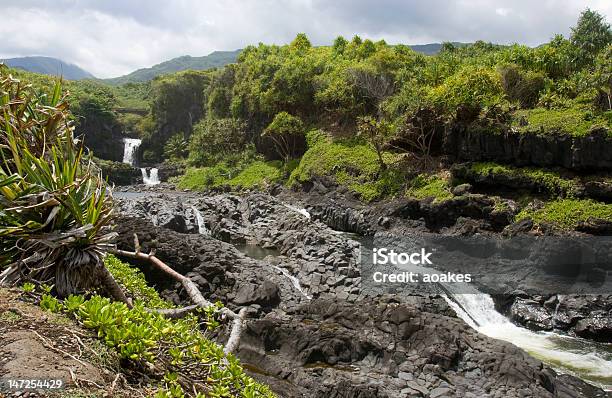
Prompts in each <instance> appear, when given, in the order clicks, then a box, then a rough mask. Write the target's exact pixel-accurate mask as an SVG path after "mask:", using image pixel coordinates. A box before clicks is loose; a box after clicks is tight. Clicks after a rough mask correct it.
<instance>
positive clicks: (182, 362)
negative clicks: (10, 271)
mask: <svg viewBox="0 0 612 398" xmlns="http://www.w3.org/2000/svg"><path fill="white" fill-rule="evenodd" d="M105 262H106V264H107V266H108V267H109V270H110V271H111V273H112V274H113V276H114V277H115V278H116V279H117V280H118V281H119V282H120V283H121V284H122V285H123V286H124V287H125V289H126V291H127V293H128V294H129V295H130V296H132V297H134V298H135V299H136V300H135V302H134V308H132V309H129V308H128V307H127V306H126V305H125V304H124V303H120V302H111V301H110V300H109V299H108V298H104V297H101V296H97V295H94V296H92V297H90V298H88V299H85V298H84V297H83V296H74V295H71V296H69V297H67V298H66V299H65V300H64V302H63V304H62V303H61V302H60V301H59V300H57V299H56V298H54V297H52V296H50V295H49V294H43V296H42V299H41V302H40V306H41V307H42V308H43V309H45V310H48V311H51V312H55V313H58V312H64V313H66V314H67V315H69V316H71V317H73V318H74V319H75V320H76V321H77V322H79V323H81V324H82V325H83V326H85V327H86V328H89V329H93V330H94V331H96V333H97V335H98V337H99V338H100V339H101V340H102V341H103V342H104V344H105V345H106V346H107V347H110V349H112V350H114V351H116V352H117V354H118V355H119V357H120V358H121V359H123V360H124V361H128V362H132V363H134V364H135V366H137V367H139V368H146V366H143V364H144V363H149V364H151V365H155V367H156V368H157V369H164V370H165V371H166V373H165V375H164V377H163V380H162V384H163V388H161V389H159V390H158V392H157V394H156V396H159V397H175V396H180V397H184V396H195V395H194V394H193V391H191V390H189V391H183V389H182V387H181V385H180V384H179V383H178V377H177V373H179V372H181V373H186V372H188V374H189V377H190V378H191V379H193V380H195V381H197V382H198V383H199V384H203V385H206V386H207V387H209V388H210V389H211V391H217V392H220V391H223V392H224V394H225V395H219V396H243V397H270V398H272V397H274V395H273V393H272V392H271V391H270V389H269V388H268V387H267V386H264V385H261V384H259V383H257V382H255V381H254V380H253V379H251V378H250V377H249V376H247V375H246V374H245V373H244V371H243V369H242V367H241V365H240V362H239V361H238V360H237V359H236V357H235V356H234V355H232V354H229V355H227V356H226V355H225V354H224V352H223V347H222V346H220V345H218V344H216V343H215V342H213V341H211V340H209V339H208V338H207V337H206V335H205V334H204V333H202V331H201V329H200V324H201V322H202V320H203V321H204V324H205V325H206V326H207V327H208V328H209V329H212V328H215V327H217V326H218V324H219V323H218V320H217V318H218V310H219V309H220V308H221V304H220V303H217V304H216V305H214V306H213V307H209V308H207V309H206V310H205V311H203V313H202V314H201V316H202V319H200V318H199V317H197V316H195V315H193V314H191V315H188V316H187V317H185V318H182V319H176V320H175V319H170V318H166V317H164V316H163V315H161V314H159V313H157V312H155V311H152V310H151V309H156V308H168V307H170V305H169V304H168V303H167V302H165V301H164V300H162V299H161V298H160V297H159V295H158V294H157V292H156V291H155V290H154V289H153V288H151V287H149V286H147V284H146V281H145V279H144V275H143V274H142V273H141V272H139V271H138V270H136V269H134V268H132V267H131V266H129V265H128V264H125V263H123V262H121V261H120V260H118V259H117V258H115V257H113V256H107V258H106V259H105ZM132 366H134V365H132ZM198 396H203V395H198ZM211 396H215V395H214V394H211Z"/></svg>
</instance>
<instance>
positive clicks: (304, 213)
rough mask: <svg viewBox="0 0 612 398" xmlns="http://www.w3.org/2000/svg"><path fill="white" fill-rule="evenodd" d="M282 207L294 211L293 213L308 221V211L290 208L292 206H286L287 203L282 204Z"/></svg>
mask: <svg viewBox="0 0 612 398" xmlns="http://www.w3.org/2000/svg"><path fill="white" fill-rule="evenodd" d="M283 206H285V207H286V208H288V209H289V210H291V211H294V212H296V213H298V214H301V215H302V216H304V217H306V218H307V219H309V220H310V213H309V212H308V210H306V209H302V208H299V207H295V206H292V205H290V204H287V203H283Z"/></svg>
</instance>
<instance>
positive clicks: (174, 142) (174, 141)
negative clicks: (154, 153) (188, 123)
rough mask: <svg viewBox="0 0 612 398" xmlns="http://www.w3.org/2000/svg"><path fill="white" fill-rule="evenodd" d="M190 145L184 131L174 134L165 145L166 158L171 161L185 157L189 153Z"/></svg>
mask: <svg viewBox="0 0 612 398" xmlns="http://www.w3.org/2000/svg"><path fill="white" fill-rule="evenodd" d="M188 145H189V144H188V143H187V140H186V139H185V135H184V134H183V133H177V134H175V135H173V136H172V137H170V139H168V141H166V144H165V145H164V158H165V159H167V160H171V161H177V160H182V159H184V158H185V157H186V156H187V154H188Z"/></svg>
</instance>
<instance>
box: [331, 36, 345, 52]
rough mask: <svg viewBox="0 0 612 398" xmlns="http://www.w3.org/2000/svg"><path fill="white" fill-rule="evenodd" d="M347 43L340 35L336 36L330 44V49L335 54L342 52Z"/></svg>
mask: <svg viewBox="0 0 612 398" xmlns="http://www.w3.org/2000/svg"><path fill="white" fill-rule="evenodd" d="M347 45H348V41H347V40H346V39H345V38H344V37H342V36H338V37H336V39H334V44H333V46H332V50H333V52H334V54H336V55H342V54H344V50H346V46H347Z"/></svg>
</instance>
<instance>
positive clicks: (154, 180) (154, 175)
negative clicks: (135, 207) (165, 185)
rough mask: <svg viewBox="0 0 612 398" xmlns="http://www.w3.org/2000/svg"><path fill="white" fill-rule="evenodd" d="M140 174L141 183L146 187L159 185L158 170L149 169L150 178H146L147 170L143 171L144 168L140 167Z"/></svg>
mask: <svg viewBox="0 0 612 398" xmlns="http://www.w3.org/2000/svg"><path fill="white" fill-rule="evenodd" d="M140 172H141V173H142V181H143V182H144V183H145V184H147V185H157V184H159V182H160V181H159V175H158V174H159V170H158V169H156V168H154V167H153V168H151V173H150V176H147V169H145V168H144V167H142V168H141V169H140Z"/></svg>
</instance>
